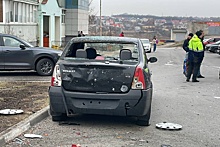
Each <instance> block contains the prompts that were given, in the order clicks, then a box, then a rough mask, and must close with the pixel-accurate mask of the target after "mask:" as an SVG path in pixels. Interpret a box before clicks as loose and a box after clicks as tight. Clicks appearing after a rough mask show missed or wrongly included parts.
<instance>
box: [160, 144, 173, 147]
mask: <svg viewBox="0 0 220 147" xmlns="http://www.w3.org/2000/svg"><path fill="white" fill-rule="evenodd" d="M161 147H172V146H171V145H166V144H162V145H161Z"/></svg>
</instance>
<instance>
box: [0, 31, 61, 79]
mask: <svg viewBox="0 0 220 147" xmlns="http://www.w3.org/2000/svg"><path fill="white" fill-rule="evenodd" d="M0 46H1V48H0V70H7V71H8V70H35V71H37V73H38V74H39V75H43V76H48V75H52V73H53V69H54V65H55V64H56V62H57V60H58V59H59V57H60V55H61V53H62V51H60V50H55V49H50V48H44V47H34V46H33V45H31V44H30V43H28V42H27V41H24V40H22V39H20V38H18V37H16V36H13V35H9V34H0Z"/></svg>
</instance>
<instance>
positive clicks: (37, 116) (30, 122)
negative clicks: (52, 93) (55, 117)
mask: <svg viewBox="0 0 220 147" xmlns="http://www.w3.org/2000/svg"><path fill="white" fill-rule="evenodd" d="M48 110H49V106H47V107H45V108H43V109H41V110H39V111H37V112H36V113H34V114H33V115H31V116H29V117H28V118H26V119H25V120H23V121H21V122H19V123H18V124H16V125H14V126H12V127H10V128H8V129H7V130H5V131H3V132H1V133H0V146H4V145H5V144H6V143H7V142H9V141H10V140H13V139H14V138H15V137H17V136H19V135H20V134H22V133H23V132H25V131H27V130H28V129H30V128H31V127H32V126H34V125H35V124H37V123H38V122H40V121H41V120H43V119H45V118H46V117H48V116H49V113H48Z"/></svg>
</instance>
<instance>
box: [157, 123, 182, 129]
mask: <svg viewBox="0 0 220 147" xmlns="http://www.w3.org/2000/svg"><path fill="white" fill-rule="evenodd" d="M156 128H158V129H163V130H181V129H182V126H181V125H179V124H175V123H167V122H163V123H158V124H156Z"/></svg>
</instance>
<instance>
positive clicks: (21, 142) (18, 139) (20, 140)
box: [13, 138, 24, 145]
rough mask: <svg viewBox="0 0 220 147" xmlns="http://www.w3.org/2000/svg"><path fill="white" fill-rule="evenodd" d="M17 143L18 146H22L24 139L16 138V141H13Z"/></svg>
mask: <svg viewBox="0 0 220 147" xmlns="http://www.w3.org/2000/svg"><path fill="white" fill-rule="evenodd" d="M13 141H14V142H15V143H17V144H20V145H22V144H23V142H24V141H23V140H22V139H20V138H15V139H14V140H13Z"/></svg>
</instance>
